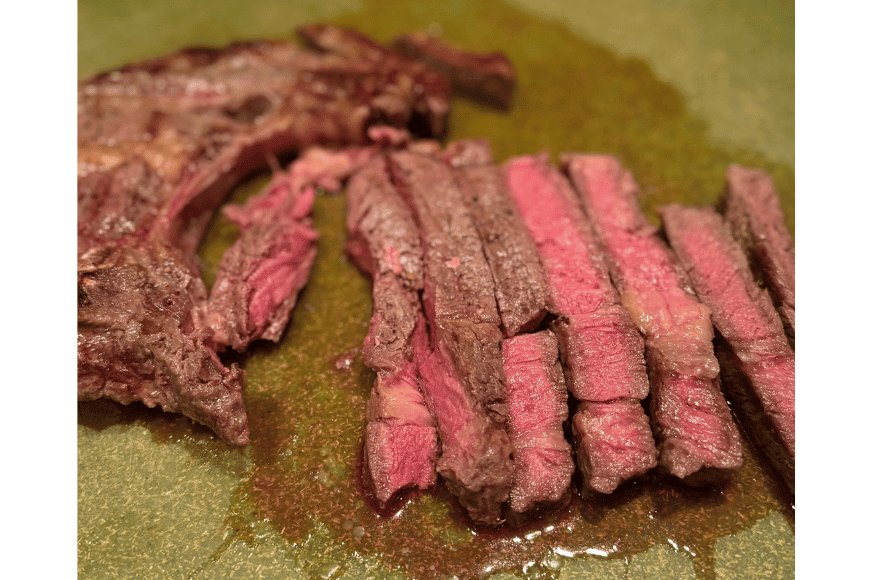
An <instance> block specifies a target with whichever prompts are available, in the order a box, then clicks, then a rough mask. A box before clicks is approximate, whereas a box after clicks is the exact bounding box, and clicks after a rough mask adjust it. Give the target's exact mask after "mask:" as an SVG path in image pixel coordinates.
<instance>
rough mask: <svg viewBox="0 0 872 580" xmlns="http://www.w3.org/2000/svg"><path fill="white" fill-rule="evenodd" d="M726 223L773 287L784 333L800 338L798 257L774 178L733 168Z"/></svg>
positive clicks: (729, 174)
mask: <svg viewBox="0 0 872 580" xmlns="http://www.w3.org/2000/svg"><path fill="white" fill-rule="evenodd" d="M723 197H724V199H723V205H724V220H725V221H726V222H727V224H728V226H729V228H730V232H732V234H733V237H734V238H735V239H736V240H737V241H738V242H739V244H741V246H742V248H743V249H744V250H745V255H747V256H748V263H749V265H750V266H751V268H752V271H753V272H754V274H755V275H758V276H759V277H760V278H761V279H762V280H763V281H764V282H765V283H766V286H767V287H768V288H769V292H770V293H771V294H772V298H773V302H774V303H775V307H776V309H777V310H778V312H779V313H780V314H781V320H782V321H783V322H784V330H785V331H786V332H787V333H788V335H789V336H791V337H793V336H796V255H795V253H794V248H793V238H792V237H791V236H790V232H788V231H787V226H786V225H785V224H784V212H783V211H782V210H781V204H780V203H779V201H778V193H777V192H776V190H775V184H774V183H773V182H772V178H771V177H769V175H767V174H766V172H765V171H762V170H760V169H751V168H747V167H742V166H740V165H735V164H733V165H730V167H729V169H727V186H726V189H725V190H724V196H723Z"/></svg>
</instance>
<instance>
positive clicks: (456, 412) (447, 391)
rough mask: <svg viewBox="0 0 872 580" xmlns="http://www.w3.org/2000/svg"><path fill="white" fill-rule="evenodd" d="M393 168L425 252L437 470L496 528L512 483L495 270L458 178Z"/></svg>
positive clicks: (400, 163)
mask: <svg viewBox="0 0 872 580" xmlns="http://www.w3.org/2000/svg"><path fill="white" fill-rule="evenodd" d="M389 159H390V168H391V171H392V174H393V178H394V181H395V183H396V184H397V187H398V189H399V191H400V193H401V194H402V195H403V197H404V198H405V199H406V201H407V202H408V203H409V206H410V207H411V208H412V211H413V213H414V215H415V218H416V221H417V223H418V226H419V229H420V236H421V243H422V246H423V251H424V310H425V313H426V315H427V318H428V320H429V322H430V332H431V337H432V341H431V342H432V346H433V348H434V352H433V355H432V356H431V357H430V358H429V359H428V360H427V361H426V363H425V365H424V367H422V369H421V373H422V378H423V379H424V380H423V381H422V389H423V390H424V394H425V397H426V398H427V402H428V404H429V405H430V408H431V410H432V412H433V415H434V416H435V417H436V424H437V427H438V430H439V438H440V440H441V442H442V456H441V457H440V459H439V461H438V463H437V466H436V469H437V471H438V472H439V474H440V475H442V476H443V477H445V479H446V481H447V482H448V486H449V489H451V491H452V493H454V494H455V495H456V496H457V497H458V500H459V501H460V503H461V505H463V506H464V507H465V508H466V509H467V510H468V512H469V514H470V516H471V517H472V518H473V519H474V520H476V521H479V522H483V523H487V524H498V523H500V522H502V521H503V517H502V515H501V506H502V504H503V503H504V502H505V501H506V500H507V499H508V494H509V488H510V486H511V481H512V460H511V451H512V447H511V443H510V441H509V437H508V434H507V433H506V421H507V414H508V408H507V404H506V394H505V375H504V374H503V367H502V356H501V350H500V342H501V340H502V332H501V331H500V330H499V323H500V318H499V313H498V312H497V306H496V300H495V298H494V284H493V280H492V278H491V274H490V269H489V267H488V265H487V261H486V259H485V256H484V251H483V250H482V245H481V240H480V239H479V237H478V233H477V231H476V229H475V226H474V224H473V221H472V218H471V217H470V215H469V212H468V211H467V209H466V206H465V204H464V203H463V197H462V195H461V193H460V191H459V189H458V188H457V186H456V184H455V182H454V179H453V177H452V175H451V170H450V168H449V167H448V166H447V165H446V164H445V163H444V162H442V161H441V160H440V159H437V158H435V157H433V156H431V155H426V154H418V153H413V152H410V151H398V152H395V153H392V154H391V155H390V156H389ZM425 369H426V372H425Z"/></svg>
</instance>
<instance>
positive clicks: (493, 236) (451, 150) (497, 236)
mask: <svg viewBox="0 0 872 580" xmlns="http://www.w3.org/2000/svg"><path fill="white" fill-rule="evenodd" d="M445 157H446V159H447V161H448V164H449V165H451V166H452V168H453V169H452V171H453V173H454V178H455V180H456V181H457V185H458V187H459V188H460V192H461V193H462V194H463V199H464V201H465V202H466V206H467V208H469V211H470V215H471V216H472V220H473V223H474V224H475V227H476V229H477V230H478V234H479V237H480V238H481V240H482V245H483V248H484V254H485V257H486V258H487V263H488V265H489V266H490V270H491V274H492V276H493V281H494V287H495V291H496V301H497V308H498V309H499V313H500V318H501V320H502V324H503V332H504V333H505V335H506V336H514V335H516V334H518V333H519V332H529V331H533V330H535V329H536V328H537V327H538V326H539V323H540V322H541V321H542V319H543V318H544V317H545V314H546V313H547V301H548V287H547V285H546V283H545V273H544V271H543V270H542V264H541V263H540V262H539V256H538V254H537V253H536V246H535V245H534V244H533V240H532V238H530V233H529V232H528V231H527V228H526V227H525V226H524V222H523V221H521V218H520V216H519V215H518V210H517V208H515V204H514V202H513V201H512V198H511V197H509V195H508V194H507V193H506V189H505V183H504V181H505V180H504V178H503V174H502V172H501V171H500V168H499V167H497V166H496V165H494V164H493V157H492V156H491V150H490V145H489V144H488V142H487V141H486V140H484V139H466V140H460V141H454V142H452V143H450V144H449V145H448V146H447V147H446V149H445Z"/></svg>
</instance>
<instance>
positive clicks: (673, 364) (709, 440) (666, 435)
mask: <svg viewBox="0 0 872 580" xmlns="http://www.w3.org/2000/svg"><path fill="white" fill-rule="evenodd" d="M561 162H562V165H563V168H564V170H565V171H566V172H567V173H568V175H569V177H570V180H571V181H572V183H573V185H574V186H575V189H576V191H577V193H578V195H579V199H580V200H581V204H582V207H583V209H584V211H585V213H586V215H587V217H588V219H589V220H590V223H591V226H592V228H593V231H594V233H595V235H596V237H597V239H598V240H599V242H600V244H601V246H602V248H603V252H604V254H605V256H606V262H607V263H608V265H609V271H610V273H611V279H612V280H613V282H614V284H615V287H616V289H617V290H618V292H619V293H620V295H621V302H622V303H623V305H624V306H625V307H626V308H627V310H628V311H629V313H630V316H631V317H632V318H633V320H634V322H635V323H636V326H637V327H638V328H639V330H640V331H641V332H642V334H643V335H644V336H645V347H646V349H645V350H646V358H647V361H648V372H649V376H650V379H651V391H652V397H651V414H652V420H653V426H654V435H655V438H656V440H657V443H658V445H657V446H658V449H659V451H660V465H661V466H662V467H663V468H665V470H666V471H667V472H668V473H671V474H672V475H675V476H676V477H679V478H681V479H682V480H683V481H685V482H686V483H689V484H705V483H718V482H720V481H723V480H726V479H727V478H729V476H730V475H731V474H732V473H733V472H734V471H735V470H736V469H738V468H739V467H741V465H742V444H741V441H740V439H739V430H738V428H737V427H736V424H735V423H734V422H733V419H732V415H731V413H730V408H729V406H728V405H727V401H726V399H724V396H723V394H722V393H721V391H720V384H719V379H718V374H719V372H720V368H719V366H718V361H717V358H715V353H714V347H713V346H712V339H713V338H714V329H713V328H712V325H711V314H710V311H709V309H708V308H707V307H705V306H704V305H702V304H700V302H699V301H698V300H697V299H696V297H694V296H693V295H691V294H689V293H688V292H687V291H686V290H685V286H686V283H683V281H682V278H684V277H686V276H685V275H684V273H683V272H680V271H678V270H677V269H676V266H677V260H676V258H675V257H674V255H673V254H672V252H671V250H669V248H668V247H667V246H666V244H665V243H664V242H663V241H662V240H661V239H660V238H658V237H656V236H655V235H654V228H653V226H652V225H651V224H650V223H648V220H647V219H645V216H644V215H643V214H642V211H641V208H640V207H639V202H638V200H637V198H636V195H637V192H638V186H637V185H636V183H635V181H634V180H633V177H632V176H631V175H630V173H629V172H628V171H626V170H624V169H623V168H622V167H621V164H620V162H619V161H618V160H617V159H615V158H614V157H610V156H606V155H581V154H568V155H563V156H562V157H561Z"/></svg>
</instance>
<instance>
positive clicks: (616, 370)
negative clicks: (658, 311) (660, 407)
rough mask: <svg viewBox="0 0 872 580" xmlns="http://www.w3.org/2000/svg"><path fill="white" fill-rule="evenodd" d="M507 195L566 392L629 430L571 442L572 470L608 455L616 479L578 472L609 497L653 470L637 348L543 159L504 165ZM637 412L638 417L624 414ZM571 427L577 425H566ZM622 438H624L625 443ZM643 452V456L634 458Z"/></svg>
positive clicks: (574, 209)
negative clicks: (535, 260) (531, 262)
mask: <svg viewBox="0 0 872 580" xmlns="http://www.w3.org/2000/svg"><path fill="white" fill-rule="evenodd" d="M503 168H504V171H505V175H506V179H507V184H508V190H509V193H510V194H511V196H512V197H513V199H514V200H515V204H516V205H517V207H518V210H519V211H520V213H521V217H522V218H523V220H524V223H525V224H526V226H527V229H528V230H529V232H530V235H531V236H532V238H533V241H534V243H535V244H536V248H537V250H538V253H539V257H540V259H541V261H542V265H543V267H544V269H545V279H546V281H547V282H548V286H549V290H550V293H551V303H552V304H553V307H554V309H555V314H557V315H558V316H559V317H558V319H557V320H556V321H555V323H554V324H553V329H554V331H555V333H556V334H557V336H558V338H559V339H560V355H561V359H562V361H563V365H564V369H565V375H566V382H567V388H568V389H569V392H571V393H572V394H573V395H574V396H575V397H576V398H577V399H579V400H580V401H590V402H598V403H604V404H605V405H606V406H605V407H602V408H603V409H609V408H612V407H613V408H614V410H615V412H616V413H621V414H622V415H621V416H622V417H623V418H624V419H627V420H630V421H632V422H634V423H633V426H631V427H628V428H626V429H613V430H608V429H596V430H590V431H589V432H588V435H587V436H581V437H579V439H578V447H577V455H578V463H579V467H581V468H582V470H583V471H584V470H585V469H586V468H587V467H593V468H597V467H600V466H603V465H605V464H603V463H598V462H593V461H589V455H590V453H593V452H594V450H595V449H600V448H602V449H611V450H612V451H613V457H612V461H611V462H609V463H610V464H611V465H616V466H620V467H621V468H622V469H621V470H620V472H619V473H617V474H615V473H611V474H610V476H609V477H602V476H601V475H600V474H599V473H596V472H590V471H588V472H585V485H586V486H587V487H588V488H590V489H593V490H596V491H599V492H603V493H611V492H612V491H614V489H615V488H616V487H617V486H618V485H619V484H620V483H621V482H622V481H624V480H626V479H630V478H633V477H636V476H638V475H641V474H643V473H645V472H647V471H648V470H650V469H651V468H653V467H654V466H655V465H656V464H657V450H656V448H655V446H654V439H653V437H652V435H651V427H650V425H649V424H648V420H647V418H646V416H645V414H644V412H642V408H641V403H640V401H641V399H643V398H645V397H646V396H647V395H648V377H647V374H646V367H645V359H644V342H643V340H642V336H641V335H640V334H639V331H638V330H636V328H635V326H634V325H633V321H632V319H631V318H630V315H629V313H628V312H627V310H626V309H625V308H624V307H623V306H621V304H620V303H619V297H618V294H617V292H616V291H615V288H614V287H613V286H612V284H611V282H610V281H609V275H608V270H607V268H606V265H605V264H604V263H603V256H602V251H601V250H600V248H599V247H598V246H597V243H596V240H595V238H594V237H593V234H592V232H591V231H590V226H589V224H588V223H587V220H586V218H585V217H584V214H583V213H582V211H581V208H580V207H579V205H578V200H577V198H576V196H575V193H574V192H573V191H572V187H571V185H570V184H569V182H568V181H567V180H566V178H565V177H563V176H562V175H561V174H560V172H559V171H557V169H555V168H554V167H552V166H551V165H550V164H549V163H548V159H547V157H546V156H545V155H540V156H538V157H532V156H526V157H518V158H515V159H511V160H509V161H508V162H506V164H505V165H504V166H503ZM627 406H630V407H634V408H635V407H636V406H638V411H639V412H638V413H629V414H628V413H624V412H623V409H624V408H626V407H627ZM573 422H574V424H578V419H573ZM627 433H629V434H631V439H630V440H628V439H627ZM639 450H642V451H643V453H639V452H638V451H639Z"/></svg>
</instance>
